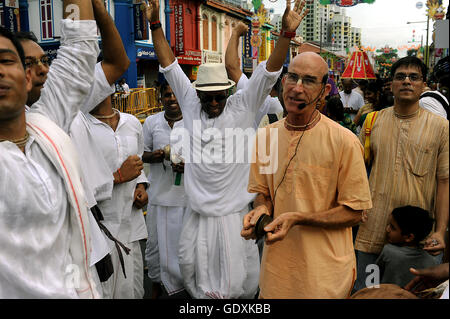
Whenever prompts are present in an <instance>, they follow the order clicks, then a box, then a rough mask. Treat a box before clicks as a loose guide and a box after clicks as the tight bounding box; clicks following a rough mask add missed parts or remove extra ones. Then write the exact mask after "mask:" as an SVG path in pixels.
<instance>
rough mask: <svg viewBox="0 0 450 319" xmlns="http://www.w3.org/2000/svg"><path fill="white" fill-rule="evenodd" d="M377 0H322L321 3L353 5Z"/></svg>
mask: <svg viewBox="0 0 450 319" xmlns="http://www.w3.org/2000/svg"><path fill="white" fill-rule="evenodd" d="M374 2H375V0H320V4H321V5H324V6H326V5H328V4H335V5H337V6H338V7H353V6H356V5H357V4H360V3H374Z"/></svg>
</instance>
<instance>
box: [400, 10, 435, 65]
mask: <svg viewBox="0 0 450 319" xmlns="http://www.w3.org/2000/svg"><path fill="white" fill-rule="evenodd" d="M425 22H426V23H427V44H426V50H425V65H426V66H427V68H428V60H429V55H430V52H429V51H430V50H429V48H428V30H429V28H430V17H429V16H428V15H427V21H412V22H411V21H408V22H406V24H412V23H425Z"/></svg>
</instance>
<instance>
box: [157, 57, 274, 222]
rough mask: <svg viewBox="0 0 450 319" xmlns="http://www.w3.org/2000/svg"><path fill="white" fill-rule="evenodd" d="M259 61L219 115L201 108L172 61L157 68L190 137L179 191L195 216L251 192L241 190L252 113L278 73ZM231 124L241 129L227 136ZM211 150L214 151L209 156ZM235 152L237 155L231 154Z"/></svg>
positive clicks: (237, 205) (232, 207)
mask: <svg viewBox="0 0 450 319" xmlns="http://www.w3.org/2000/svg"><path fill="white" fill-rule="evenodd" d="M265 65H266V62H265V61H264V62H261V63H260V64H259V65H258V67H257V68H256V70H255V71H254V72H253V75H252V77H251V78H250V80H249V82H248V84H247V86H246V87H245V88H243V89H242V90H239V91H238V92H236V93H235V94H233V95H232V96H230V97H229V98H228V99H227V102H226V106H225V109H224V110H223V112H222V114H220V115H219V116H218V117H216V118H212V119H210V118H207V115H206V114H205V113H204V112H203V111H201V104H200V100H199V98H198V96H197V93H196V90H195V89H194V88H193V86H192V85H191V82H190V81H189V79H188V77H187V76H186V75H185V74H184V72H183V70H182V69H181V67H180V66H179V64H178V61H177V60H175V61H174V62H173V63H172V64H171V65H169V66H168V67H166V68H162V67H160V72H162V73H163V74H164V76H165V77H166V79H167V81H168V82H169V84H170V87H171V88H172V90H173V91H174V93H175V96H176V97H177V100H178V103H179V105H180V107H181V110H182V112H183V123H184V127H185V128H186V129H187V131H188V132H189V135H190V138H191V144H190V145H191V146H192V147H191V148H190V153H189V154H184V155H186V157H185V169H184V175H185V176H184V182H185V191H186V194H187V195H188V198H189V204H190V205H191V207H192V209H193V210H194V211H196V212H198V213H200V214H201V215H204V216H224V215H227V214H230V213H235V212H239V211H241V210H242V209H244V208H245V207H247V205H248V203H250V202H251V201H252V200H253V199H254V196H255V194H250V193H248V192H247V182H248V174H249V167H250V164H249V163H250V157H251V154H248V153H249V152H250V153H251V150H252V147H253V141H254V133H255V131H254V125H255V116H256V113H257V112H258V109H259V107H260V106H261V105H262V104H263V102H264V100H265V99H266V97H267V95H268V94H269V92H270V90H271V88H272V86H273V85H274V84H275V82H276V80H277V78H278V76H279V75H280V73H281V70H280V71H278V72H268V71H267V70H266V67H265ZM194 120H195V121H196V122H194ZM236 128H237V129H241V134H237V135H233V133H236V131H233V132H232V131H231V130H230V129H236ZM246 129H250V130H247V133H248V134H247V136H245V133H244V134H242V132H243V131H244V130H246ZM207 133H208V134H207ZM210 133H213V134H214V136H212V135H211V134H210ZM199 135H202V140H200V139H199V137H198V136H199ZM227 145H231V148H232V151H231V150H228V151H227V149H226V147H227ZM212 149H214V150H215V151H217V152H219V153H218V155H216V153H214V155H211V153H212V151H211V152H210V151H209V150H212ZM221 150H222V151H221ZM220 151H221V152H220ZM235 152H236V153H239V154H238V155H237V156H235ZM239 157H240V158H239Z"/></svg>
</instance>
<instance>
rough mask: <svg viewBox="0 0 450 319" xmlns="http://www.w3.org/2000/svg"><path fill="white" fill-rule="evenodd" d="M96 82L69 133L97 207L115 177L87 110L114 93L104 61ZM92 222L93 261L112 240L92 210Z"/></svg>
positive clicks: (97, 69) (87, 191) (104, 252)
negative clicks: (104, 68)
mask: <svg viewBox="0 0 450 319" xmlns="http://www.w3.org/2000/svg"><path fill="white" fill-rule="evenodd" d="M94 77H95V79H94V82H93V83H92V86H91V88H90V92H89V94H88V95H87V96H86V98H85V100H84V102H83V103H82V109H81V110H80V111H79V112H78V113H77V115H76V117H75V119H74V120H73V122H72V124H71V126H70V131H69V135H70V137H71V138H72V141H73V143H74V144H75V147H76V149H77V151H78V153H79V154H82V158H83V165H81V174H82V182H83V187H84V191H85V194H86V199H87V204H88V207H89V208H92V207H94V206H95V205H96V204H97V203H98V202H100V201H103V200H106V199H110V198H111V194H112V189H113V184H114V178H113V175H112V174H111V172H110V170H109V168H108V165H107V164H106V161H105V159H104V158H103V154H101V152H99V151H98V146H97V144H96V141H95V139H94V136H92V134H91V132H90V131H89V124H88V122H87V119H86V116H85V114H84V113H88V112H89V111H91V110H93V109H94V108H95V107H96V106H97V105H98V104H100V102H102V101H103V100H104V99H106V98H107V97H108V96H110V95H111V94H113V93H114V85H110V84H109V83H108V80H107V79H106V76H105V73H104V72H103V68H102V66H101V62H98V63H97V64H96V65H95V73H94ZM90 218H91V220H92V223H93V224H94V226H93V234H92V236H93V237H94V239H95V240H94V241H93V251H92V254H93V256H92V260H91V263H92V265H94V264H95V263H97V262H98V261H100V260H101V259H102V258H103V257H105V256H106V255H107V254H109V253H110V252H111V247H110V245H109V244H108V243H109V242H110V240H109V239H108V238H107V237H106V235H105V234H104V233H103V232H102V231H101V230H100V228H99V227H98V225H97V223H96V221H95V219H94V217H93V216H92V214H90Z"/></svg>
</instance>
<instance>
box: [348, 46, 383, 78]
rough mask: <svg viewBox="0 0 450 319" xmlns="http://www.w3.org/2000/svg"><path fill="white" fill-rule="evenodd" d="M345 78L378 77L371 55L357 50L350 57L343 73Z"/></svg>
mask: <svg viewBox="0 0 450 319" xmlns="http://www.w3.org/2000/svg"><path fill="white" fill-rule="evenodd" d="M341 78H343V79H346V78H347V79H348V78H350V79H365V80H368V79H376V76H375V72H374V71H373V67H372V65H371V64H370V62H369V57H368V56H367V53H366V52H364V51H355V52H353V54H352V57H351V58H350V61H349V63H348V65H347V67H346V68H345V70H344V73H342V76H341Z"/></svg>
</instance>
